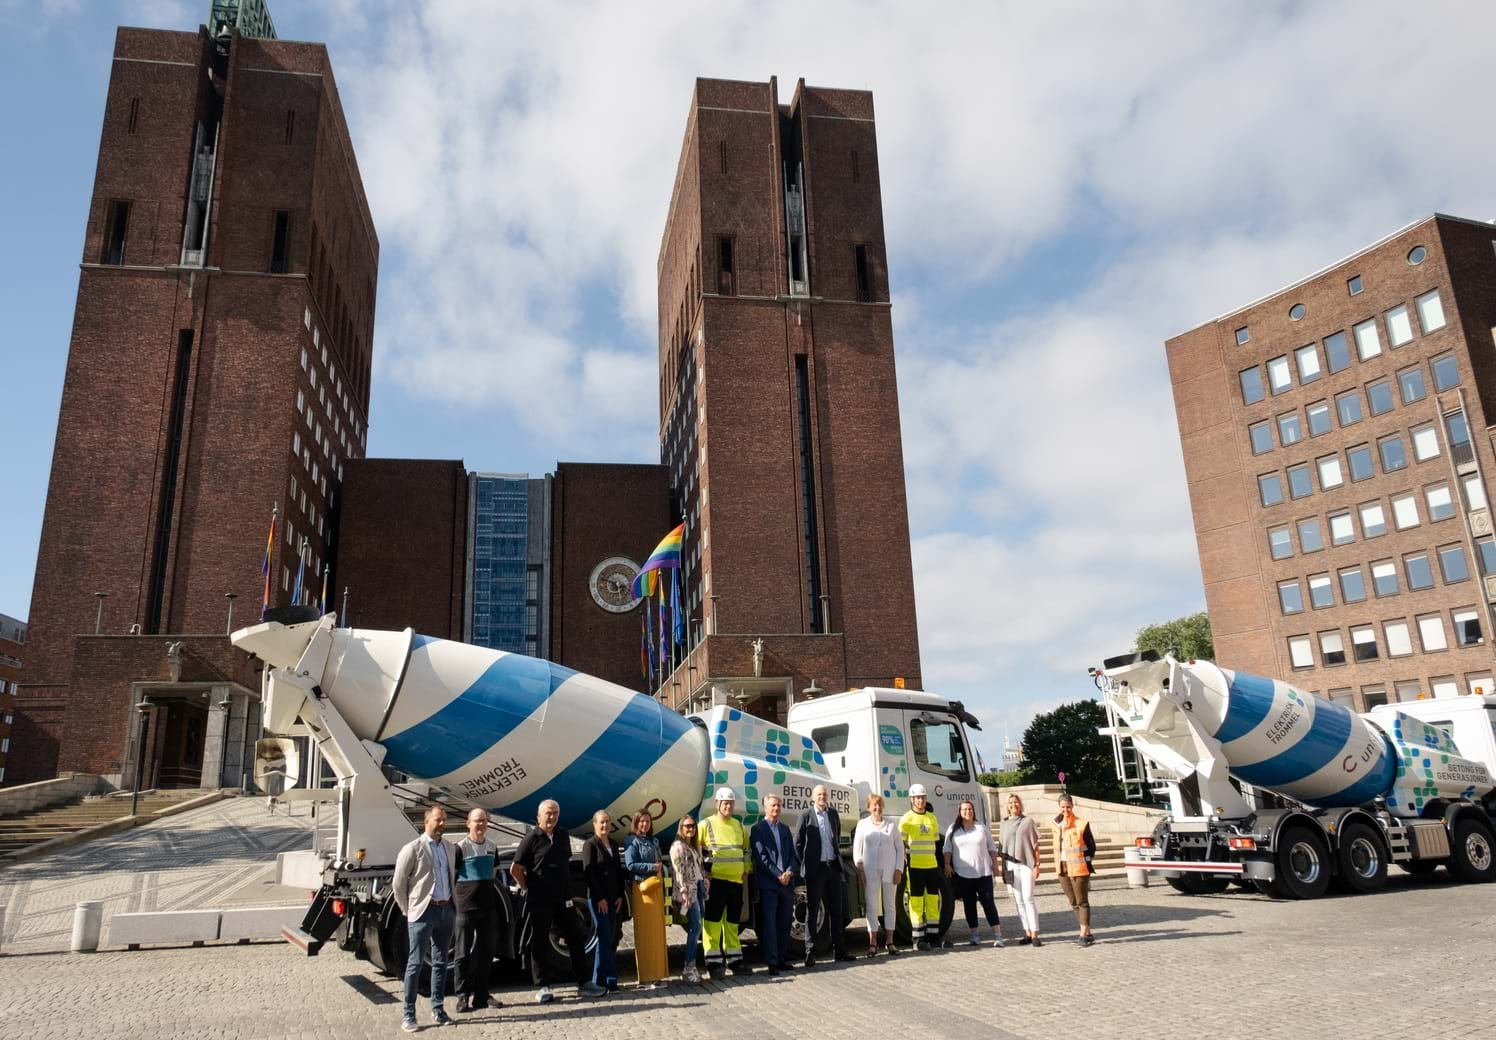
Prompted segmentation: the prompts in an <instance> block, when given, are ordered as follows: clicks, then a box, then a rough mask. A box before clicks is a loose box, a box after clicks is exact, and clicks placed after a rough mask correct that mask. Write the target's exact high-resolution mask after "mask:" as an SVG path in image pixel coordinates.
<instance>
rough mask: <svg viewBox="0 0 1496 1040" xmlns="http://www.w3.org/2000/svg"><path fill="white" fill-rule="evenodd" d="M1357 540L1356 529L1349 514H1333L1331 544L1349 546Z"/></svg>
mask: <svg viewBox="0 0 1496 1040" xmlns="http://www.w3.org/2000/svg"><path fill="white" fill-rule="evenodd" d="M1355 540H1356V528H1355V526H1354V525H1353V524H1352V523H1351V515H1350V514H1349V513H1332V514H1331V515H1330V544H1331V545H1349V544H1350V543H1351V542H1354V541H1355Z"/></svg>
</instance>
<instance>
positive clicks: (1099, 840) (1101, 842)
mask: <svg viewBox="0 0 1496 1040" xmlns="http://www.w3.org/2000/svg"><path fill="white" fill-rule="evenodd" d="M1055 830H1056V828H1055V827H1054V826H1053V825H1052V824H1041V825H1040V826H1039V854H1040V857H1041V859H1042V861H1043V873H1042V874H1040V876H1039V884H1046V883H1047V884H1056V883H1058V875H1056V874H1055V863H1054V840H1055ZM999 833H1000V827H999V825H997V824H994V825H993V827H992V836H993V837H994V838H996V837H997V836H998V834H999ZM1093 833H1094V832H1093ZM1095 837H1096V858H1095V859H1093V860H1092V861H1091V869H1092V870H1094V871H1095V872H1096V873H1097V874H1100V875H1102V876H1103V877H1104V876H1108V875H1110V876H1113V877H1115V876H1117V875H1118V874H1121V873H1122V871H1123V869H1125V868H1124V856H1125V849H1126V845H1124V844H1123V843H1122V842H1121V841H1119V840H1118V839H1116V838H1113V837H1106V836H1102V835H1095ZM1001 883H1002V882H1001V881H1000V880H999V882H998V884H1001Z"/></svg>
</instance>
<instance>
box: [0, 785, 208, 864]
mask: <svg viewBox="0 0 1496 1040" xmlns="http://www.w3.org/2000/svg"><path fill="white" fill-rule="evenodd" d="M234 793H236V792H233V791H230V790H228V789H224V790H221V791H213V792H210V793H209V794H205V795H203V796H202V797H201V798H193V799H190V800H188V801H185V802H179V803H178V804H176V805H168V806H167V807H166V808H165V809H161V810H159V811H157V812H153V813H142V814H140V815H138V816H121V817H120V818H119V819H117V820H110V821H109V822H108V823H101V824H98V825H97V826H94V827H88V828H86V829H84V830H81V831H77V832H76V833H73V834H64V835H63V836H62V837H60V838H53V839H51V840H50V841H43V842H39V843H37V844H35V845H28V846H26V847H25V848H24V849H17V850H16V851H14V852H12V853H10V854H9V855H5V856H0V867H8V866H11V865H13V864H16V863H21V862H24V861H25V860H29V859H36V858H38V857H40V856H47V855H51V854H52V853H54V852H61V851H62V850H63V849H67V848H71V847H72V846H74V845H82V844H83V843H84V842H87V841H93V840H94V839H95V838H106V837H108V836H109V835H111V834H118V833H119V832H120V831H127V830H129V829H130V828H132V827H139V826H140V825H141V824H145V823H151V822H154V821H155V820H164V819H165V818H166V817H168V816H175V815H177V814H178V813H184V812H187V811H189V810H191V809H198V808H201V807H202V806H204V805H212V804H213V803H214V802H217V801H221V800H222V799H224V798H227V797H229V796H230V795H231V794H234Z"/></svg>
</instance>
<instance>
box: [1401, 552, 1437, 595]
mask: <svg viewBox="0 0 1496 1040" xmlns="http://www.w3.org/2000/svg"><path fill="white" fill-rule="evenodd" d="M1403 573H1404V574H1406V575H1407V576H1408V588H1409V589H1411V590H1413V591H1414V592H1417V591H1418V590H1419V589H1431V588H1433V587H1434V572H1433V568H1431V567H1430V566H1429V565H1428V553H1426V552H1416V553H1409V554H1408V555H1407V556H1404V557H1403Z"/></svg>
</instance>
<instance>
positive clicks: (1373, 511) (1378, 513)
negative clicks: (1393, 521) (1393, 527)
mask: <svg viewBox="0 0 1496 1040" xmlns="http://www.w3.org/2000/svg"><path fill="white" fill-rule="evenodd" d="M1360 512H1361V537H1362V538H1376V537H1378V536H1380V535H1384V534H1386V533H1387V517H1386V514H1385V513H1383V512H1382V503H1380V502H1365V503H1363V504H1362V505H1361V509H1360Z"/></svg>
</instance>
